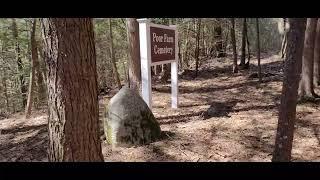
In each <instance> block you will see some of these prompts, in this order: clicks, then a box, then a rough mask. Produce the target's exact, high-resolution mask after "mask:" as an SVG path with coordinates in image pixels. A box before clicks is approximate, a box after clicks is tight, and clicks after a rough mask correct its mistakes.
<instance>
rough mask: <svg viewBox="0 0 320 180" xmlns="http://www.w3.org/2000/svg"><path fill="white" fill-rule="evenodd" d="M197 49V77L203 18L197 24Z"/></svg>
mask: <svg viewBox="0 0 320 180" xmlns="http://www.w3.org/2000/svg"><path fill="white" fill-rule="evenodd" d="M196 29H197V32H196V48H195V52H194V56H195V58H196V77H197V76H198V69H199V43H200V32H201V18H199V19H198V23H197V24H196Z"/></svg>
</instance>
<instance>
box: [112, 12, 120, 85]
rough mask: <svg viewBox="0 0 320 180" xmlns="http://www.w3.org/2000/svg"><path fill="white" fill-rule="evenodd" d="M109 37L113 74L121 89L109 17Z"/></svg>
mask: <svg viewBox="0 0 320 180" xmlns="http://www.w3.org/2000/svg"><path fill="white" fill-rule="evenodd" d="M109 31H110V32H109V38H110V55H111V64H112V70H113V76H114V79H115V82H116V84H117V87H118V89H119V90H120V89H121V88H122V85H121V81H120V77H119V73H118V69H117V64H116V56H115V52H114V48H113V35H112V20H111V18H109Z"/></svg>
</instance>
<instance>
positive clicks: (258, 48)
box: [248, 18, 262, 83]
mask: <svg viewBox="0 0 320 180" xmlns="http://www.w3.org/2000/svg"><path fill="white" fill-rule="evenodd" d="M256 29H257V59H258V77H259V83H261V82H262V77H261V65H260V32H259V19H258V18H256ZM248 46H249V45H248Z"/></svg>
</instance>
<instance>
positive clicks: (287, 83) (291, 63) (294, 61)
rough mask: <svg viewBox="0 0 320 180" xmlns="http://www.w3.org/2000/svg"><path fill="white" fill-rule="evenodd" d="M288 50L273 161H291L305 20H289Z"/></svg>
mask: <svg viewBox="0 0 320 180" xmlns="http://www.w3.org/2000/svg"><path fill="white" fill-rule="evenodd" d="M289 24H290V29H289V30H288V48H287V53H286V54H287V55H286V60H285V69H284V71H285V72H284V79H283V87H282V95H281V104H280V108H279V119H278V128H277V135H276V141H275V149H274V152H273V157H272V161H290V159H291V150H292V141H293V133H294V123H295V119H296V104H297V95H298V85H299V78H300V74H301V61H302V53H303V43H304V36H305V28H306V19H305V18H289Z"/></svg>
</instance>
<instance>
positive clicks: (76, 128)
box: [41, 18, 103, 161]
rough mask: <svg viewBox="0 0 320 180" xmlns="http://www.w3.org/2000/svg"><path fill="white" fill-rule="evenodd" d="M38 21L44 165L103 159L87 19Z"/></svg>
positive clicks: (95, 75) (94, 61) (92, 43)
mask: <svg viewBox="0 0 320 180" xmlns="http://www.w3.org/2000/svg"><path fill="white" fill-rule="evenodd" d="M41 21H42V31H43V33H42V34H43V36H44V37H43V41H44V50H45V60H46V63H47V66H48V93H49V99H48V108H49V117H48V119H49V161H103V156H102V152H101V144H100V138H99V119H98V117H99V108H98V85H97V71H96V50H95V44H94V31H93V25H92V20H91V19H90V18H45V19H42V20H41Z"/></svg>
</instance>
